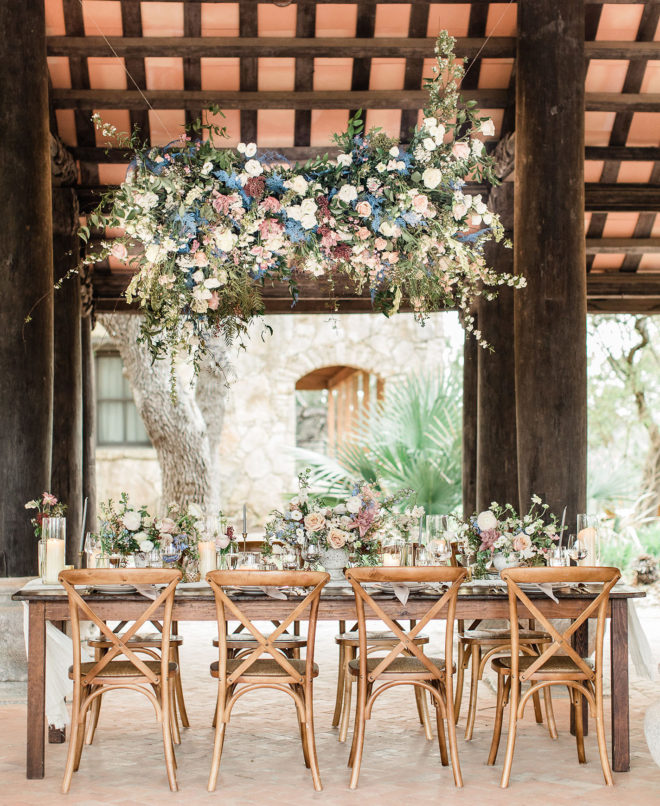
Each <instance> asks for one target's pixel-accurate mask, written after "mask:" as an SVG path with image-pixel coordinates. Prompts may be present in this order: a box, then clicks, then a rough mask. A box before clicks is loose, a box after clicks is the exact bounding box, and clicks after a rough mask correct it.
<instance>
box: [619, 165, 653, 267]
mask: <svg viewBox="0 0 660 806" xmlns="http://www.w3.org/2000/svg"><path fill="white" fill-rule="evenodd" d="M650 184H653V185H659V184H660V160H657V161H656V163H655V165H654V166H653V172H652V173H651V182H650ZM655 218H656V214H655V213H640V214H639V217H638V219H637V223H636V224H635V229H634V231H633V237H635V238H640V239H648V240H660V239H657V238H656V239H652V238H650V235H651V233H652V232H653V226H654V224H655ZM642 254H644V253H634V252H633V253H628V254H626V256H625V257H624V259H623V263H622V264H621V271H623V272H635V271H637V269H638V268H639V264H640V261H641V256H642Z"/></svg>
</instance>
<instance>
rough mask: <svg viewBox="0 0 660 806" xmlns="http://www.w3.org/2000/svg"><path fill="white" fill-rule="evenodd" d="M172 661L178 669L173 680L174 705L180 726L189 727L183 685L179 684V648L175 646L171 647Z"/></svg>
mask: <svg viewBox="0 0 660 806" xmlns="http://www.w3.org/2000/svg"><path fill="white" fill-rule="evenodd" d="M172 660H173V661H174V663H176V665H177V667H178V672H177V673H176V677H175V678H174V685H175V690H176V705H177V707H178V711H179V714H180V715H181V724H182V725H183V727H184V728H189V727H190V720H189V719H188V712H187V711H186V703H185V700H184V699H183V683H182V682H181V661H180V660H179V647H178V645H177V644H174V645H173V646H172Z"/></svg>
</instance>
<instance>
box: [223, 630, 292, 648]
mask: <svg viewBox="0 0 660 806" xmlns="http://www.w3.org/2000/svg"><path fill="white" fill-rule="evenodd" d="M219 643H220V642H219V641H218V639H217V638H214V639H213V646H215V647H217V646H218V644H219ZM258 643H259V642H258V641H257V639H256V638H255V637H254V636H253V635H251V634H250V633H249V632H246V633H243V632H238V633H231V634H230V635H228V636H227V649H244V648H246V647H250V646H257V645H258ZM273 643H274V644H275V646H276V647H277V648H278V649H299V648H300V647H304V646H307V637H306V636H304V635H290V634H289V633H284V634H283V635H278V636H277V638H276V639H275V640H274V641H273Z"/></svg>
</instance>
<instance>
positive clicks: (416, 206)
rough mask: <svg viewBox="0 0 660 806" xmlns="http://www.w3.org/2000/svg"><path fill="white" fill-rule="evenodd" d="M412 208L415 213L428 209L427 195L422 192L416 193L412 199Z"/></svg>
mask: <svg viewBox="0 0 660 806" xmlns="http://www.w3.org/2000/svg"><path fill="white" fill-rule="evenodd" d="M412 206H413V210H414V211H415V212H416V213H425V212H426V211H427V210H428V209H429V200H428V197H427V196H425V195H424V194H423V193H420V194H418V195H417V196H415V198H414V199H413V201H412Z"/></svg>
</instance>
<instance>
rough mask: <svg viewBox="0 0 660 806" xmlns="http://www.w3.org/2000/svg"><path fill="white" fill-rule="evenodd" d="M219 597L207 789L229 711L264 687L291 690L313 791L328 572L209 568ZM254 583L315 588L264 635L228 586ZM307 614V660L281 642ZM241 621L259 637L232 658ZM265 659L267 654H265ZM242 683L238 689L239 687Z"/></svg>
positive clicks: (214, 775) (212, 787) (213, 776)
mask: <svg viewBox="0 0 660 806" xmlns="http://www.w3.org/2000/svg"><path fill="white" fill-rule="evenodd" d="M206 579H207V581H208V582H209V584H210V586H211V590H212V591H213V594H214V596H215V604H216V612H217V618H218V644H219V646H218V650H219V655H218V660H217V661H216V662H214V663H212V664H211V676H212V677H214V678H216V679H217V681H218V701H217V706H216V726H215V740H214V743H213V758H212V761H211V772H210V775H209V783H208V790H209V792H213V791H214V790H215V787H216V783H217V778H218V770H219V768H220V757H221V755H222V746H223V743H224V737H225V731H226V728H227V724H228V723H229V719H230V717H231V712H232V709H233V707H234V705H235V704H236V702H237V701H238V699H239V698H240V697H242V696H243V695H244V694H247V693H248V692H251V691H256V690H257V689H261V688H269V689H275V690H277V691H283V692H285V693H286V694H288V695H289V696H290V697H291V698H292V699H293V701H294V703H295V706H296V713H297V716H298V725H299V728H300V738H301V742H302V748H303V758H304V761H305V766H307V767H308V768H310V769H311V773H312V780H313V782H314V789H316V790H317V792H320V791H321V789H322V785H321V776H320V773H319V766H318V758H317V755H316V743H315V740H314V709H313V679H314V678H315V677H317V676H318V673H319V668H318V665H317V664H316V663H314V642H315V637H316V622H317V617H318V608H319V598H320V596H321V591H322V590H323V586H324V585H325V584H326V582H327V581H328V580H329V579H330V575H329V574H326V573H323V572H320V571H211V572H209V573H208V574H207V575H206ZM241 585H252V586H253V585H256V586H264V587H296V588H312V590H311V591H310V592H308V593H307V594H306V595H305V596H304V597H303V598H302V600H301V601H297V600H295V599H294V600H292V601H291V602H290V604H291V611H290V613H289V614H288V616H287V617H286V618H285V619H284V620H283V621H281V622H280V624H279V626H278V627H276V628H275V630H274V631H273V632H271V633H269V634H267V635H266V634H264V633H262V632H261V631H260V630H259V629H258V628H257V627H255V625H254V623H253V622H252V620H251V619H250V618H248V616H246V615H245V613H244V612H243V610H242V609H241V603H240V602H236V601H234V600H232V599H230V598H229V596H228V595H227V594H226V593H225V591H224V590H223V588H224V587H236V586H241ZM305 613H308V616H307V618H308V628H307V651H306V653H305V659H304V660H300V659H299V658H289V657H287V656H286V655H285V654H284V653H283V652H281V651H280V648H279V647H278V644H277V639H278V638H279V636H281V635H283V634H284V633H285V632H286V630H287V628H288V627H289V625H290V624H292V623H293V622H294V621H297V620H300V619H301V618H304V617H305V615H304V614H305ZM229 621H239V622H240V623H241V624H242V625H243V626H244V627H245V629H246V630H247V631H248V632H249V633H250V634H251V635H252V637H253V638H254V639H255V642H256V645H255V646H254V648H252V649H251V650H250V651H249V653H244V654H242V655H241V657H237V658H231V657H230V656H229V652H228V646H227V643H228V640H229V637H228V631H227V622H229ZM264 655H265V656H266V657H263V656H264ZM239 686H240V688H239Z"/></svg>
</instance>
